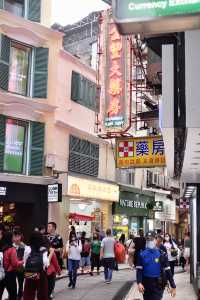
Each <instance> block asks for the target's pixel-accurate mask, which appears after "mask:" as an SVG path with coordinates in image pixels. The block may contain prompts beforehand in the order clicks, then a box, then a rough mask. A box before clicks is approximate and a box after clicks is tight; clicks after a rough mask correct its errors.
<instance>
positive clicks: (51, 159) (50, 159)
mask: <svg viewBox="0 0 200 300" xmlns="http://www.w3.org/2000/svg"><path fill="white" fill-rule="evenodd" d="M45 166H46V168H52V169H54V168H55V154H50V153H49V154H47V155H46V159H45Z"/></svg>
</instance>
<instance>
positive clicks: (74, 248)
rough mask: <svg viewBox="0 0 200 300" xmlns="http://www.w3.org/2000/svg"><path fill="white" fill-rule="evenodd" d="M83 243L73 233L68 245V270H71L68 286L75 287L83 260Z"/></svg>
mask: <svg viewBox="0 0 200 300" xmlns="http://www.w3.org/2000/svg"><path fill="white" fill-rule="evenodd" d="M81 251H82V245H81V242H80V241H79V240H78V239H77V237H76V235H75V234H71V237H70V240H69V241H68V242H67V245H66V252H67V253H68V271H69V284H68V287H71V288H72V289H75V287H76V279H77V270H78V268H79V264H80V260H81Z"/></svg>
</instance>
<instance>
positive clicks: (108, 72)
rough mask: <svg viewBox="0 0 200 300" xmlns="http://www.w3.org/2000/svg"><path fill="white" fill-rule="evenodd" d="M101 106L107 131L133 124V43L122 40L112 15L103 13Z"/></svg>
mask: <svg viewBox="0 0 200 300" xmlns="http://www.w3.org/2000/svg"><path fill="white" fill-rule="evenodd" d="M101 35H102V36H103V38H102V39H101V41H102V48H101V49H102V52H103V55H102V60H101V62H100V64H101V67H102V68H103V69H102V70H103V71H102V72H100V73H101V76H102V77H101V86H102V94H101V104H102V105H101V107H102V111H101V113H102V123H103V124H102V125H103V128H104V131H105V132H123V131H126V129H127V128H128V127H129V122H130V94H131V93H130V42H129V41H128V39H127V38H125V37H122V36H121V35H120V34H119V33H118V30H117V27H116V25H115V23H114V21H113V20H112V18H111V16H110V12H105V13H104V14H103V25H102V29H101Z"/></svg>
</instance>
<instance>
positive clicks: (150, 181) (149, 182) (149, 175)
mask: <svg viewBox="0 0 200 300" xmlns="http://www.w3.org/2000/svg"><path fill="white" fill-rule="evenodd" d="M152 185H153V172H152V171H147V187H152Z"/></svg>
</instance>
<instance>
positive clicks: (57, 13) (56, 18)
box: [52, 0, 108, 25]
mask: <svg viewBox="0 0 200 300" xmlns="http://www.w3.org/2000/svg"><path fill="white" fill-rule="evenodd" d="M52 4H53V6H52V24H53V23H59V24H61V25H68V24H73V23H75V22H77V21H79V20H81V19H83V18H84V17H86V16H87V15H88V14H89V13H91V12H93V11H98V10H103V9H106V8H107V7H108V5H107V4H106V3H104V2H103V1H101V0H52Z"/></svg>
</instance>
